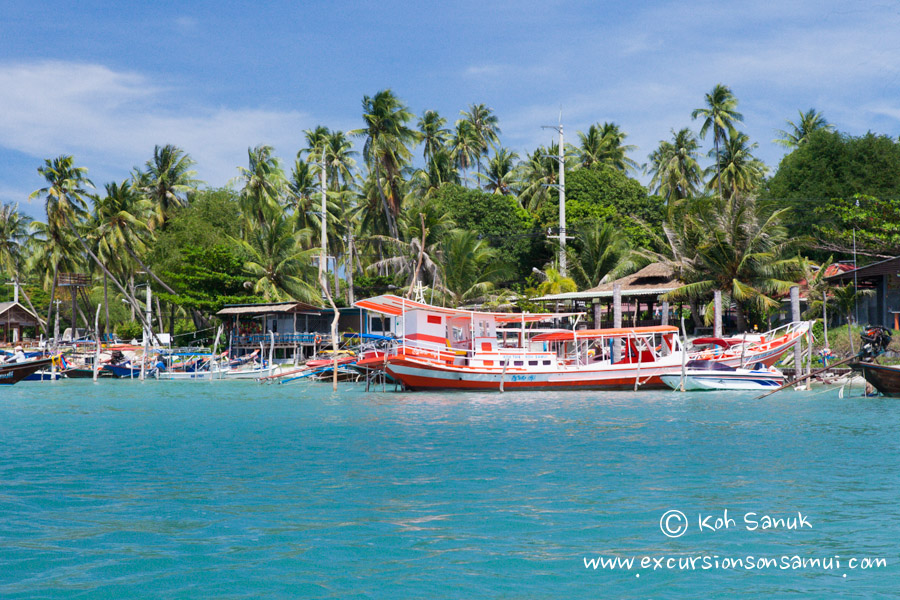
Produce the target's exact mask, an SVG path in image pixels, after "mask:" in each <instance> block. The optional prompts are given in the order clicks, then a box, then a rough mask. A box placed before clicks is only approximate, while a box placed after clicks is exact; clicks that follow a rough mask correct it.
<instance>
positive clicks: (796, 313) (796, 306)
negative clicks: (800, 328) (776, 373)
mask: <svg viewBox="0 0 900 600" xmlns="http://www.w3.org/2000/svg"><path fill="white" fill-rule="evenodd" d="M799 320H800V288H799V287H798V286H796V285H792V286H791V321H793V322H795V323H796V322H797V321H799ZM794 371H795V373H796V374H795V375H794V379H797V378H799V377H800V374H801V373H802V371H801V367H800V342H799V341H798V342H797V343H796V344H794Z"/></svg>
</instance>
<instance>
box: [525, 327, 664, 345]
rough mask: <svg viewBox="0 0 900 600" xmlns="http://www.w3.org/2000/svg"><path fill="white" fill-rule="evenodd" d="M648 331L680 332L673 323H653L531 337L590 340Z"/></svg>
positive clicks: (555, 339)
mask: <svg viewBox="0 0 900 600" xmlns="http://www.w3.org/2000/svg"><path fill="white" fill-rule="evenodd" d="M648 333H678V328H677V327H674V326H671V325H651V326H649V327H613V328H609V329H581V330H579V331H569V330H567V331H553V332H550V333H542V334H540V335H536V336H534V337H533V338H531V339H532V340H533V341H535V342H565V341H570V340H573V339H575V338H576V337H577V338H578V339H579V340H588V339H600V338H610V337H625V336H637V335H645V334H648Z"/></svg>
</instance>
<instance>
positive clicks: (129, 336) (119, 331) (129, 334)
mask: <svg viewBox="0 0 900 600" xmlns="http://www.w3.org/2000/svg"><path fill="white" fill-rule="evenodd" d="M143 334H144V327H143V326H142V325H141V324H140V323H138V322H136V321H127V322H125V323H119V324H118V325H117V326H116V335H117V336H119V338H120V339H122V340H123V341H126V342H127V341H129V340H134V339H140V338H141V336H143Z"/></svg>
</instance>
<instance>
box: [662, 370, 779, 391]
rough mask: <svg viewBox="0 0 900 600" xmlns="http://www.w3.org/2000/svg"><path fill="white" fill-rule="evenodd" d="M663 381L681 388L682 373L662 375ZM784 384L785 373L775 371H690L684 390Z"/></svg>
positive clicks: (772, 386)
mask: <svg viewBox="0 0 900 600" xmlns="http://www.w3.org/2000/svg"><path fill="white" fill-rule="evenodd" d="M661 379H662V381H663V383H665V384H666V385H667V386H669V387H670V388H672V389H673V390H678V389H681V373H670V374H668V375H663V376H662V378H661ZM783 384H784V376H783V375H775V374H773V373H754V372H752V371H749V372H745V373H740V372H721V371H718V372H717V371H693V372H691V371H688V372H687V373H685V376H684V391H686V392H699V391H706V390H757V391H760V390H762V391H765V390H768V389H776V388H778V387H780V386H781V385H783Z"/></svg>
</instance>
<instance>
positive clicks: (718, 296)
mask: <svg viewBox="0 0 900 600" xmlns="http://www.w3.org/2000/svg"><path fill="white" fill-rule="evenodd" d="M713 307H714V308H713V311H714V313H713V337H717V338H720V337H722V291H721V290H716V291H715V292H713Z"/></svg>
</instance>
